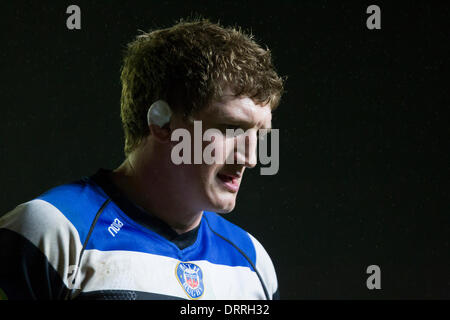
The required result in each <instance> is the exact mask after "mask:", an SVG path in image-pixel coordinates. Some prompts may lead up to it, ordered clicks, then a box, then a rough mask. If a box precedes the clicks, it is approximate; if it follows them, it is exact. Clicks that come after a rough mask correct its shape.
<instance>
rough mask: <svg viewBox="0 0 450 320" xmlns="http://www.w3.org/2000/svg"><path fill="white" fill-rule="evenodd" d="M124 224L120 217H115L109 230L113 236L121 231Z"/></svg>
mask: <svg viewBox="0 0 450 320" xmlns="http://www.w3.org/2000/svg"><path fill="white" fill-rule="evenodd" d="M122 226H123V223H122V222H121V221H120V220H119V219H117V218H115V219H114V221H113V223H111V225H110V226H109V228H108V231H109V233H111V235H112V236H113V237H115V236H116V234H117V233H118V232H119V231H120V228H122Z"/></svg>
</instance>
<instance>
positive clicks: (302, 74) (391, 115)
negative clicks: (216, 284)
mask: <svg viewBox="0 0 450 320" xmlns="http://www.w3.org/2000/svg"><path fill="white" fill-rule="evenodd" d="M393 2H394V1H390V2H380V1H370V2H369V1H359V2H356V1H355V2H349V1H303V2H297V1H280V0H279V1H272V2H267V3H266V2H264V3H263V2H261V1H252V2H247V1H195V2H191V1H177V2H175V1H142V2H137V1H58V2H57V3H55V2H53V1H26V2H24V1H22V2H20V3H19V2H18V1H9V4H6V3H5V2H2V3H1V4H0V10H1V11H0V15H1V26H2V27H1V33H2V34H3V36H2V41H1V44H0V46H1V47H0V48H1V49H0V57H1V64H2V66H1V78H0V81H1V86H0V101H1V113H0V117H1V122H0V123H1V126H0V164H1V170H0V181H1V182H0V191H1V192H0V215H1V214H3V213H6V212H8V211H10V210H11V209H13V208H14V207H15V206H16V205H18V204H19V203H22V202H25V201H28V200H31V199H33V198H34V197H36V196H38V195H39V194H41V193H43V192H44V191H46V190H47V189H49V188H51V187H53V186H56V185H58V184H62V183H66V182H69V181H73V180H77V179H79V178H80V177H82V176H86V175H91V174H93V173H94V172H95V171H96V170H97V169H98V168H100V167H103V168H109V169H113V168H115V167H117V166H118V165H119V164H120V163H121V162H122V161H123V152H122V148H123V141H124V139H123V134H122V129H121V122H120V104H119V99H120V90H121V87H120V82H119V69H120V65H121V57H122V50H123V48H124V47H125V45H126V44H127V43H128V42H129V41H131V40H132V39H133V38H134V36H135V35H136V34H137V33H138V32H137V30H138V29H142V30H148V29H150V28H159V27H168V26H170V25H171V24H173V23H174V22H175V20H177V19H179V18H182V17H188V16H190V15H191V14H200V15H202V16H204V17H208V18H210V19H211V20H213V21H217V20H220V22H221V23H222V24H224V25H235V24H237V25H240V26H242V27H243V28H245V29H251V30H252V32H253V33H254V34H255V36H256V39H257V40H258V41H259V42H260V43H262V44H264V45H267V46H268V47H269V48H271V49H272V52H273V56H274V62H275V65H276V66H277V69H278V71H279V73H280V74H281V75H283V76H288V81H287V82H286V89H287V93H286V95H285V96H284V97H283V100H282V103H281V105H280V107H279V109H278V110H277V111H276V112H275V114H274V121H273V127H274V128H279V129H280V170H279V173H278V174H277V175H274V176H260V175H259V169H257V168H255V169H253V170H247V171H246V178H245V179H244V181H243V185H242V187H241V190H240V193H239V196H238V204H237V206H236V209H235V210H234V211H233V212H232V213H230V214H229V215H227V216H226V217H227V218H228V219H230V220H231V221H233V222H235V223H237V224H238V225H240V226H241V227H243V228H244V229H246V230H247V231H249V232H250V233H252V234H253V235H254V236H255V237H256V238H258V239H259V240H260V241H261V242H262V244H263V245H264V246H265V248H266V249H267V251H268V252H269V253H270V255H271V257H272V260H273V262H274V264H275V266H276V270H277V274H278V279H279V286H280V291H281V296H282V298H284V299H349V298H351V299H372V298H374V299H379V298H384V299H392V298H394V299H410V298H413V299H416V298H425V299H429V298H447V299H448V298H450V273H449V272H450V271H449V270H450V269H449V267H450V255H449V232H450V222H449V213H450V210H449V205H448V200H449V190H450V188H449V187H450V185H449V163H450V162H449V154H448V148H449V124H448V120H449V113H448V108H449V93H448V91H449V90H448V79H447V77H448V64H449V60H448V57H449V53H450V52H449V24H448V21H449V17H450V12H449V5H445V4H444V2H428V1H422V2H413V1H411V2H398V1H395V5H393V4H392V3H393ZM70 4H77V5H79V6H80V8H81V20H82V29H81V30H79V31H70V30H68V29H67V28H66V19H67V17H68V16H69V15H68V14H66V13H65V12H66V8H67V7H68V6H69V5H70ZM371 4H377V5H379V6H380V8H381V25H382V29H381V30H368V29H367V28H366V19H367V17H368V16H369V15H368V14H366V8H367V7H368V6H369V5H371ZM371 264H376V265H379V266H380V268H381V287H382V289H381V290H368V289H367V287H366V279H367V277H368V275H367V274H366V268H367V266H369V265H371Z"/></svg>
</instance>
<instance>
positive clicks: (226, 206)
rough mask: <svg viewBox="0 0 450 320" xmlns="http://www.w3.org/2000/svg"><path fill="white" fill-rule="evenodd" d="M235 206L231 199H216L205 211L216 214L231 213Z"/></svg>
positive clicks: (233, 200)
mask: <svg viewBox="0 0 450 320" xmlns="http://www.w3.org/2000/svg"><path fill="white" fill-rule="evenodd" d="M235 205H236V201H235V198H234V197H233V199H220V200H218V199H216V201H210V202H209V205H208V206H207V207H208V209H206V211H212V212H217V213H228V212H231V211H233V209H234V207H235Z"/></svg>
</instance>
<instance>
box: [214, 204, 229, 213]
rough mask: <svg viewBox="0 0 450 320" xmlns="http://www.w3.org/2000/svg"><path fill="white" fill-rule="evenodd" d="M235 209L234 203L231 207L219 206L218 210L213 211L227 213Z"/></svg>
mask: <svg viewBox="0 0 450 320" xmlns="http://www.w3.org/2000/svg"><path fill="white" fill-rule="evenodd" d="M233 209H234V205H233V206H232V207H231V208H217V209H216V210H213V211H214V212H217V213H222V214H225V213H229V212H231V211H233Z"/></svg>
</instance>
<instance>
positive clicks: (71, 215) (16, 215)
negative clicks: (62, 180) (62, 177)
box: [0, 180, 105, 245]
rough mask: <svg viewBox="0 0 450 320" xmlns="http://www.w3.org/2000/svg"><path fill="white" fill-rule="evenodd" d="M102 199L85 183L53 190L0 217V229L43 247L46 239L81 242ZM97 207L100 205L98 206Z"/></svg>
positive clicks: (76, 183) (74, 183)
mask: <svg viewBox="0 0 450 320" xmlns="http://www.w3.org/2000/svg"><path fill="white" fill-rule="evenodd" d="M102 199H105V196H102V195H101V194H100V193H99V192H98V191H97V190H94V186H92V185H90V184H89V182H88V181H86V180H79V181H76V182H72V183H68V184H64V185H60V186H57V187H54V188H52V189H50V190H48V191H46V192H45V193H43V194H42V195H40V196H38V197H37V198H35V199H33V200H31V201H28V202H25V203H22V204H20V205H18V206H17V207H16V208H14V209H13V210H12V211H10V212H8V213H7V214H5V215H4V216H2V217H1V218H0V228H5V229H9V230H11V231H14V232H16V233H18V234H20V235H22V236H24V237H25V238H27V239H28V240H30V241H31V242H33V243H40V245H43V243H45V242H46V241H44V239H48V238H49V237H58V238H61V237H63V235H64V234H66V235H72V237H75V238H77V241H79V242H83V241H84V239H85V237H86V235H87V232H88V230H89V227H90V224H91V222H92V219H93V217H94V216H95V210H96V209H97V210H98V208H97V207H98V206H101V202H102ZM99 204H100V205H99Z"/></svg>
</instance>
